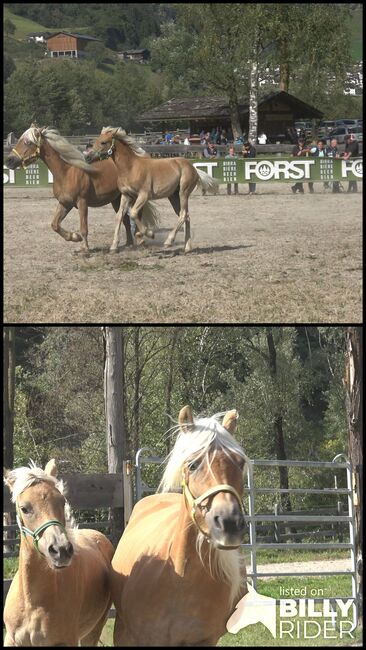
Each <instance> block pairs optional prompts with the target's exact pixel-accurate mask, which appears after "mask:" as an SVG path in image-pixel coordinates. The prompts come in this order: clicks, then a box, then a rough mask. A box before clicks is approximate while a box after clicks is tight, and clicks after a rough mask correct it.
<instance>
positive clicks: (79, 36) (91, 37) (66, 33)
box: [47, 32, 100, 41]
mask: <svg viewBox="0 0 366 650" xmlns="http://www.w3.org/2000/svg"><path fill="white" fill-rule="evenodd" d="M58 34H65V36H73V37H74V38H79V39H80V38H83V39H85V40H87V41H99V40H100V39H99V38H95V37H94V36H85V34H75V33H71V32H54V33H53V34H51V35H50V36H48V37H47V40H49V39H50V38H52V37H53V36H58Z"/></svg>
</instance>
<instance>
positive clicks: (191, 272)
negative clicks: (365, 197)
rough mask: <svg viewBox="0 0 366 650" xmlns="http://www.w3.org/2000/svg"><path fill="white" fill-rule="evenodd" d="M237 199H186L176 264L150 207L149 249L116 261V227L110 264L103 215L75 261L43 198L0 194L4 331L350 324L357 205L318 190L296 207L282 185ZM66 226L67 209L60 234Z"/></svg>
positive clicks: (72, 219) (357, 289)
mask: <svg viewBox="0 0 366 650" xmlns="http://www.w3.org/2000/svg"><path fill="white" fill-rule="evenodd" d="M358 185H359V188H360V186H361V184H360V183H359V184H358ZM239 189H240V193H239V194H238V195H237V196H235V195H232V196H227V194H226V188H225V187H224V186H221V188H220V195H219V196H202V195H201V193H200V192H199V191H196V192H194V193H193V195H192V197H191V199H190V215H191V230H192V239H193V247H194V250H193V252H192V253H190V254H187V255H185V254H184V253H183V232H179V233H178V235H177V239H176V242H175V244H174V246H173V248H172V249H168V250H164V249H163V242H164V239H165V238H166V236H167V232H168V230H169V229H170V228H172V227H173V225H174V224H175V221H176V220H175V214H174V213H173V210H172V208H171V206H170V204H169V202H168V200H167V199H164V200H161V201H158V202H156V205H157V207H158V208H159V210H160V214H161V228H160V230H159V231H158V232H157V234H156V238H155V239H154V240H147V241H148V244H147V247H146V248H143V249H141V248H140V249H138V250H127V249H126V248H125V247H124V242H125V238H124V228H123V226H122V229H121V246H120V249H119V252H118V253H117V254H114V255H111V254H110V253H109V252H108V250H109V245H110V244H111V242H112V238H113V232H114V211H113V208H112V206H111V205H108V206H105V207H104V208H98V209H90V210H89V244H90V248H91V255H90V256H89V257H86V256H84V255H82V254H80V253H78V252H77V251H78V248H79V246H80V245H79V244H74V243H72V242H66V241H64V240H63V239H62V238H61V237H60V236H59V235H57V234H56V233H54V232H53V230H52V229H51V227H50V223H51V220H52V218H53V216H54V214H55V211H56V205H57V201H56V200H55V199H54V197H53V195H52V190H51V189H49V188H39V189H33V188H29V189H28V188H6V189H5V202H4V319H5V322H7V323H25V322H37V323H47V322H49V323H105V322H111V323H113V322H115V323H124V322H129V323H136V322H139V323H157V322H160V323H177V322H184V323H190V322H192V323H196V322H208V323H214V322H220V323H248V322H252V323H256V322H258V323H259V322H268V323H275V322H282V323H293V322H319V323H323V322H331V323H344V322H349V323H355V322H361V318H362V307H361V280H362V249H361V243H362V242H361V232H362V231H361V228H362V224H361V204H362V194H361V193H358V194H331V193H330V194H329V193H325V192H324V190H323V186H322V184H321V183H316V184H315V193H314V194H308V193H307V187H306V185H305V194H304V195H296V196H294V195H293V194H292V193H291V190H290V185H288V184H281V185H276V184H272V185H264V184H262V185H257V190H258V194H257V195H255V196H248V195H246V194H245V193H246V192H247V186H240V187H239ZM224 192H225V193H224ZM78 223H79V219H78V213H77V211H76V210H75V209H74V210H72V212H71V213H70V215H68V216H67V217H66V219H65V222H64V224H65V227H66V228H67V229H73V230H78V227H79V226H78ZM122 231H123V232H122Z"/></svg>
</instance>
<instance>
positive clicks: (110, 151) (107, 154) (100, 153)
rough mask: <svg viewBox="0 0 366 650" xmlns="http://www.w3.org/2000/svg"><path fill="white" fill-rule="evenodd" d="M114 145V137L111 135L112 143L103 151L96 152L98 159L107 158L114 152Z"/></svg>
mask: <svg viewBox="0 0 366 650" xmlns="http://www.w3.org/2000/svg"><path fill="white" fill-rule="evenodd" d="M115 150H116V146H115V138H114V137H112V144H111V146H110V147H109V149H108V151H105V152H104V153H102V152H98V157H99V160H107V158H110V157H111V156H112V154H113V153H114V152H115Z"/></svg>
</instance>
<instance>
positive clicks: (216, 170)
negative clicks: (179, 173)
mask: <svg viewBox="0 0 366 650" xmlns="http://www.w3.org/2000/svg"><path fill="white" fill-rule="evenodd" d="M190 160H191V162H192V163H193V164H194V166H195V167H197V168H199V169H202V171H205V172H206V173H207V174H209V175H210V176H213V177H214V178H216V179H217V180H218V181H219V182H220V183H249V182H250V183H277V182H279V183H293V182H303V181H310V182H316V181H322V182H324V181H361V180H362V158H351V159H349V160H342V159H341V158H339V159H334V158H301V159H299V158H289V157H286V158H282V157H281V158H278V157H268V158H250V159H249V160H244V159H235V158H233V159H210V160H203V159H190ZM52 182H53V177H52V174H51V172H50V171H49V170H48V169H47V167H46V165H45V164H44V163H43V162H42V161H41V160H39V161H37V162H36V163H34V164H32V165H29V167H27V168H26V169H22V168H19V169H16V170H10V169H8V168H7V166H6V164H5V162H4V174H3V184H4V186H7V187H8V186H10V187H11V186H15V187H38V186H42V187H47V186H48V185H50V184H51V183H52Z"/></svg>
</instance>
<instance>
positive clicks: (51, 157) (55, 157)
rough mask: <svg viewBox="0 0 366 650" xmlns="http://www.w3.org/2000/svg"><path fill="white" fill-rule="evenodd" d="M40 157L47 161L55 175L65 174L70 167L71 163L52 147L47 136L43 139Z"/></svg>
mask: <svg viewBox="0 0 366 650" xmlns="http://www.w3.org/2000/svg"><path fill="white" fill-rule="evenodd" d="M40 158H41V159H42V160H43V162H44V163H46V165H47V167H48V169H49V170H50V172H51V173H52V175H53V176H54V177H56V176H61V177H62V176H64V174H65V173H66V171H67V169H69V168H70V165H68V164H67V163H66V162H65V161H64V160H62V158H60V155H59V154H58V153H57V152H56V151H55V150H54V149H53V148H52V147H51V145H50V144H49V142H47V138H42V140H41V151H40Z"/></svg>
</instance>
